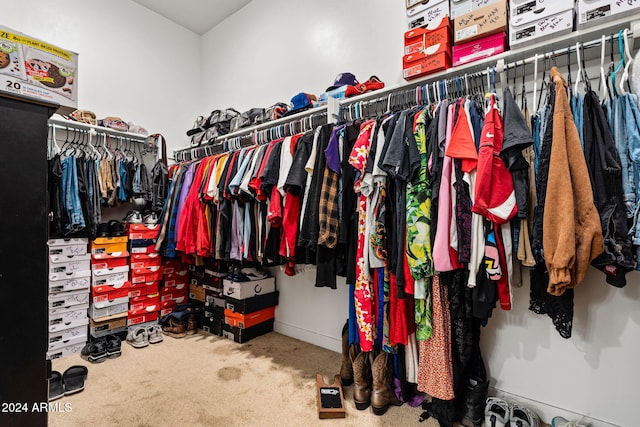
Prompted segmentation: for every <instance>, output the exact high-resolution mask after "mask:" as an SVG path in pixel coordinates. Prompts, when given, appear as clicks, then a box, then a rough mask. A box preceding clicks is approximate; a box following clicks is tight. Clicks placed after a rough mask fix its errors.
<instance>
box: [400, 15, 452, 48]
mask: <svg viewBox="0 0 640 427" xmlns="http://www.w3.org/2000/svg"><path fill="white" fill-rule="evenodd" d="M450 48H451V25H450V24H449V18H448V17H445V18H442V20H441V21H440V22H436V23H434V25H433V26H428V27H426V28H422V27H420V28H413V29H411V30H409V31H407V32H405V33H404V54H405V55H410V54H412V53H417V52H425V51H426V53H429V54H432V55H433V54H435V53H440V52H443V51H448V50H450Z"/></svg>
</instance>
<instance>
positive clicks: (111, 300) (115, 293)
mask: <svg viewBox="0 0 640 427" xmlns="http://www.w3.org/2000/svg"><path fill="white" fill-rule="evenodd" d="M102 289H106V288H102ZM128 301H129V287H128V286H127V287H125V288H120V289H117V288H116V289H113V290H110V291H106V292H100V293H98V292H92V293H91V302H92V303H93V304H104V307H106V306H107V305H114V304H119V303H122V302H128Z"/></svg>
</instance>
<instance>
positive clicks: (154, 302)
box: [129, 293, 160, 311]
mask: <svg viewBox="0 0 640 427" xmlns="http://www.w3.org/2000/svg"><path fill="white" fill-rule="evenodd" d="M129 310H145V311H160V294H158V293H155V294H151V295H141V296H138V297H134V298H130V299H129Z"/></svg>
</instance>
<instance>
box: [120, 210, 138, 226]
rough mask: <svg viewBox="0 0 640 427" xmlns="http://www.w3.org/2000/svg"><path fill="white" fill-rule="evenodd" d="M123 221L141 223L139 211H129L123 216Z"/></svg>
mask: <svg viewBox="0 0 640 427" xmlns="http://www.w3.org/2000/svg"><path fill="white" fill-rule="evenodd" d="M124 222H128V223H129V224H142V214H141V213H140V211H135V210H134V211H130V212H129V213H128V214H127V216H126V217H125V218H124Z"/></svg>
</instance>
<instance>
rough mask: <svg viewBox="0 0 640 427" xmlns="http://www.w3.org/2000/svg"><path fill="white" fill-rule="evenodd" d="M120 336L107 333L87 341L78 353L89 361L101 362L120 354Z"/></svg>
mask: <svg viewBox="0 0 640 427" xmlns="http://www.w3.org/2000/svg"><path fill="white" fill-rule="evenodd" d="M121 348H122V346H121V343H120V337H118V336H117V335H107V336H106V337H100V338H97V339H95V340H92V341H90V342H88V343H87V344H86V345H85V346H84V347H83V348H82V350H81V352H80V354H81V355H82V356H84V357H85V358H86V359H87V360H88V361H89V362H91V363H101V362H104V361H105V360H107V359H115V358H116V357H120V356H121V355H122V350H121Z"/></svg>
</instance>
